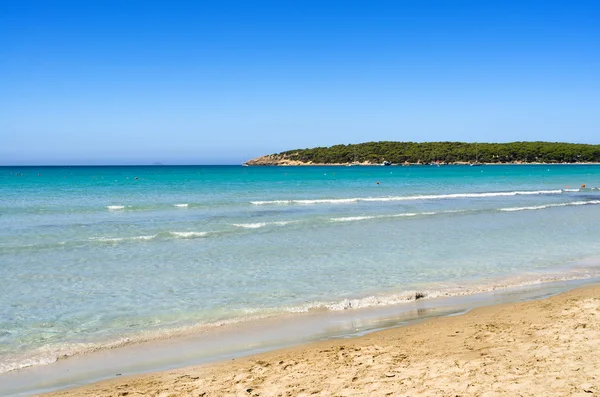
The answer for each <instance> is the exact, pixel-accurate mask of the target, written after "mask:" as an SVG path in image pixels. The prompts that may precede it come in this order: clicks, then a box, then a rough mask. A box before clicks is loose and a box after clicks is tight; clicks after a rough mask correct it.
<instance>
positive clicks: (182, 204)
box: [173, 203, 189, 208]
mask: <svg viewBox="0 0 600 397" xmlns="http://www.w3.org/2000/svg"><path fill="white" fill-rule="evenodd" d="M188 205H189V204H187V203H181V204H173V207H179V208H187V207H188Z"/></svg>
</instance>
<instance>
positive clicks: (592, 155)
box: [248, 141, 600, 165]
mask: <svg viewBox="0 0 600 397" xmlns="http://www.w3.org/2000/svg"><path fill="white" fill-rule="evenodd" d="M384 161H389V162H391V163H394V164H403V163H413V164H418V163H424V164H426V163H433V162H437V161H439V162H441V163H469V162H475V161H479V162H480V163H517V162H518V163H520V162H523V163H536V162H539V163H585V162H600V145H587V144H577V143H560V142H510V143H466V142H423V143H416V142H392V141H382V142H366V143H360V144H350V145H335V146H331V147H316V148H312V149H297V150H288V151H285V152H282V153H277V154H272V155H268V156H263V157H259V158H257V159H253V160H250V161H249V162H248V164H249V165H302V164H347V163H354V162H357V163H363V164H378V163H382V162H384Z"/></svg>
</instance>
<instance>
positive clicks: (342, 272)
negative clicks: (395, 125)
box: [0, 165, 600, 374]
mask: <svg viewBox="0 0 600 397" xmlns="http://www.w3.org/2000/svg"><path fill="white" fill-rule="evenodd" d="M582 184H585V187H583V188H582ZM599 187H600V166H596V165H496V166H479V167H469V166H441V167H436V166H409V167H399V166H392V167H241V166H139V167H0V291H1V293H0V374H1V373H7V372H10V371H19V370H20V369H22V368H25V367H31V366H40V365H53V363H54V362H55V361H57V359H59V358H65V357H71V356H77V355H81V354H84V353H89V352H92V351H99V350H102V349H107V348H112V349H114V348H118V347H119V346H121V345H125V344H131V343H135V342H138V341H139V342H142V341H146V340H151V339H160V338H169V337H171V336H172V335H175V334H177V335H179V336H181V335H185V334H186V333H190V334H192V333H195V332H199V330H200V329H202V327H205V326H206V327H211V326H214V325H220V324H229V325H231V324H243V323H244V322H245V321H247V320H249V319H252V320H253V321H256V320H257V319H259V320H260V319H261V318H272V317H273V316H281V315H288V316H289V315H301V313H304V312H309V311H315V310H316V311H330V312H336V311H344V310H355V309H360V308H365V307H383V306H388V305H402V304H405V303H407V302H411V301H414V299H415V294H416V293H419V295H418V296H419V297H421V296H423V297H424V298H423V299H429V298H434V297H440V296H442V297H443V296H458V295H469V294H476V293H481V292H486V291H491V290H498V289H502V288H507V287H511V286H518V285H527V284H535V283H543V282H549V281H554V280H567V279H578V278H581V279H583V278H589V277H595V276H597V275H598V273H600V266H599V265H600V261H599V260H598V258H600V238H598V237H599V235H600V234H599V233H598V232H599V229H600V206H599V205H600V189H599Z"/></svg>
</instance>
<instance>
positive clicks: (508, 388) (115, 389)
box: [46, 285, 600, 397]
mask: <svg viewBox="0 0 600 397" xmlns="http://www.w3.org/2000/svg"><path fill="white" fill-rule="evenodd" d="M598 351H600V286H599V285H592V286H587V287H582V288H578V289H575V290H572V291H569V292H565V293H563V294H560V295H556V296H553V297H550V298H548V299H544V300H538V301H530V302H521V303H510V304H503V305H497V306H491V307H484V308H479V309H475V310H472V311H470V312H469V313H467V314H465V315H460V316H454V317H445V318H437V319H431V320H427V321H425V322H422V323H418V324H414V325H410V326H405V327H399V328H394V329H389V330H385V331H380V332H375V333H371V334H369V335H366V336H364V337H360V338H353V339H343V340H330V341H324V342H318V343H314V344H310V345H305V346H299V347H295V348H289V349H284V350H279V351H274V352H270V353H265V354H260V355H255V356H251V357H247V358H242V359H237V360H231V361H228V362H223V363H219V364H214V365H205V366H197V367H188V368H182V369H178V370H172V371H165V372H159V373H151V374H144V375H138V376H131V377H117V378H115V379H113V380H109V381H104V382H100V383H96V384H92V385H89V386H85V387H81V388H76V389H72V390H66V391H61V392H56V393H51V394H46V396H53V397H58V396H63V397H67V396H68V397H71V396H156V397H159V396H160V397H167V396H169V397H175V396H309V395H321V396H329V395H335V396H367V395H368V396H373V395H375V396H386V395H409V396H410V395H444V396H471V395H473V396H493V395H511V396H519V395H521V396H533V395H536V396H548V395H581V396H588V395H594V394H600V354H598Z"/></svg>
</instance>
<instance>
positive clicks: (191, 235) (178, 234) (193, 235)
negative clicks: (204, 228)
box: [169, 232, 208, 238]
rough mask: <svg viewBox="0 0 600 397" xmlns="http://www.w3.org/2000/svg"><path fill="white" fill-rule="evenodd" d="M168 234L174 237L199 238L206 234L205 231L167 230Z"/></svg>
mask: <svg viewBox="0 0 600 397" xmlns="http://www.w3.org/2000/svg"><path fill="white" fill-rule="evenodd" d="M169 234H170V235H171V236H173V237H176V238H199V237H206V236H207V235H208V233H207V232H169Z"/></svg>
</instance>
